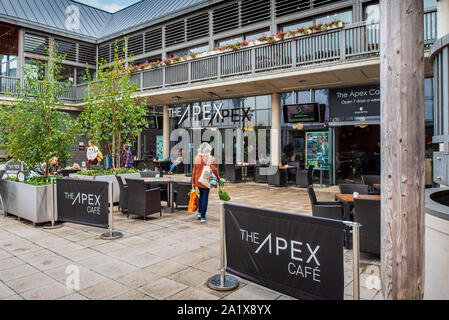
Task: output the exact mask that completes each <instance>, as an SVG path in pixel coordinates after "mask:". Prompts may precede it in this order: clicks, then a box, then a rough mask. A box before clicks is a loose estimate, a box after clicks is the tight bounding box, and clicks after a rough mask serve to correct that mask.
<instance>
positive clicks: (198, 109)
mask: <svg viewBox="0 0 449 320" xmlns="http://www.w3.org/2000/svg"><path fill="white" fill-rule="evenodd" d="M222 108H223V103H219V104H215V103H214V104H203V105H202V106H200V105H193V106H191V105H190V104H189V105H188V106H187V108H186V109H185V110H184V112H183V110H182V109H183V108H182V107H177V108H170V109H168V115H169V117H171V118H179V117H181V119H179V121H178V125H181V123H183V122H184V120H186V119H194V120H199V119H203V120H206V121H213V120H215V119H217V117H219V118H220V119H223V115H222V113H221V109H222Z"/></svg>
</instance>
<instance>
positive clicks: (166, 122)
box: [162, 105, 170, 159]
mask: <svg viewBox="0 0 449 320" xmlns="http://www.w3.org/2000/svg"><path fill="white" fill-rule="evenodd" d="M163 108H164V116H163V131H162V132H163V140H164V159H167V158H170V118H169V114H168V105H164V107H163Z"/></svg>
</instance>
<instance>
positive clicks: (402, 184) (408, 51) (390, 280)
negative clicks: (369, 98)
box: [380, 0, 425, 299]
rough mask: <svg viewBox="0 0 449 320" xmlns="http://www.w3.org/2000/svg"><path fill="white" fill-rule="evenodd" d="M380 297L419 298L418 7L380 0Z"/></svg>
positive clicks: (408, 0) (421, 131) (412, 1)
mask: <svg viewBox="0 0 449 320" xmlns="http://www.w3.org/2000/svg"><path fill="white" fill-rule="evenodd" d="M380 21H381V27H380V28H381V58H380V59H381V63H380V79H381V81H380V84H381V143H382V147H381V157H382V160H381V161H382V162H381V163H382V173H381V181H382V200H381V201H382V202H381V207H382V220H381V221H382V227H381V229H382V246H381V264H382V266H381V273H382V291H383V294H384V298H385V299H422V298H423V292H424V285H423V283H424V188H425V184H424V146H425V141H424V138H425V126H424V43H423V39H424V36H423V32H424V31H423V30H424V28H423V27H424V26H423V1H422V0H401V1H391V0H381V2H380Z"/></svg>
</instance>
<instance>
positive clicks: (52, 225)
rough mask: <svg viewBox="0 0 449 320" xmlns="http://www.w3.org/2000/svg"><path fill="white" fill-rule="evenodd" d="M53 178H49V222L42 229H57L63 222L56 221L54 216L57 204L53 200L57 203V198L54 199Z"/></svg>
mask: <svg viewBox="0 0 449 320" xmlns="http://www.w3.org/2000/svg"><path fill="white" fill-rule="evenodd" d="M55 180H56V179H55V178H51V223H50V224H46V225H44V227H43V228H44V229H59V228H61V227H62V226H63V225H64V224H63V223H61V222H57V221H56V217H55V212H56V207H57V204H56V205H55V200H56V203H57V199H56V192H55V186H56V184H55Z"/></svg>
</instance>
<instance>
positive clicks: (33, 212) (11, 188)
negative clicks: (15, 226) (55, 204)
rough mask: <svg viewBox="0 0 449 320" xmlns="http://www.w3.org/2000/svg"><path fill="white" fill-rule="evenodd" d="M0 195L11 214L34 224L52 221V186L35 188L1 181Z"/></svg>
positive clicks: (19, 183)
mask: <svg viewBox="0 0 449 320" xmlns="http://www.w3.org/2000/svg"><path fill="white" fill-rule="evenodd" d="M0 194H1V196H2V198H3V203H4V205H5V209H6V212H8V213H9V214H12V215H15V216H17V217H20V218H23V219H25V220H28V221H31V222H34V223H44V222H49V221H51V206H52V192H51V185H47V186H33V185H29V184H25V183H21V182H14V181H8V180H4V179H1V180H0Z"/></svg>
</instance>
